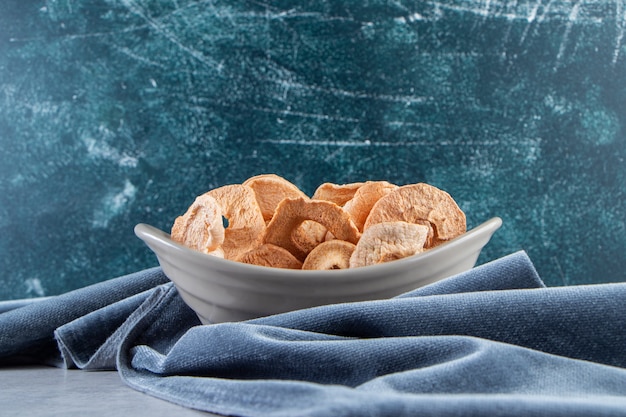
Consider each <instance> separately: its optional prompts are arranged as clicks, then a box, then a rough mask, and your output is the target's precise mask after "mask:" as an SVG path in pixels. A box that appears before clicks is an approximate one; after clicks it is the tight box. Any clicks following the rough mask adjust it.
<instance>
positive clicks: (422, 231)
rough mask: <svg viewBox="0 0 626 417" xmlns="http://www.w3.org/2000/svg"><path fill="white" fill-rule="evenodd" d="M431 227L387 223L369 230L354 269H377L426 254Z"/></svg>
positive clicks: (359, 245)
mask: <svg viewBox="0 0 626 417" xmlns="http://www.w3.org/2000/svg"><path fill="white" fill-rule="evenodd" d="M427 236H428V227H427V226H424V225H421V224H415V223H407V222H402V221H399V222H383V223H377V224H374V225H372V226H370V227H368V228H366V229H365V231H364V232H363V235H362V236H361V239H360V240H359V243H357V245H356V249H355V250H354V252H353V253H352V256H351V257H350V268H358V267H361V266H368V265H375V264H379V263H383V262H389V261H394V260H396V259H402V258H406V257H408V256H412V255H415V254H416V253H419V252H422V251H423V250H424V243H425V242H426V237H427Z"/></svg>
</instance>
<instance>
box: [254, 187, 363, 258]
mask: <svg viewBox="0 0 626 417" xmlns="http://www.w3.org/2000/svg"><path fill="white" fill-rule="evenodd" d="M306 220H313V221H315V222H317V223H319V224H321V225H322V226H324V227H325V228H326V229H328V231H330V232H331V233H332V234H333V235H334V236H335V237H336V238H337V239H340V240H345V241H347V242H350V243H355V244H356V242H358V240H359V235H360V233H359V229H358V228H357V227H356V226H355V225H354V223H353V222H352V220H351V219H350V215H349V214H348V213H346V212H345V211H344V210H343V209H342V208H341V207H339V206H338V205H337V204H335V203H332V202H330V201H325V200H311V199H307V198H301V197H298V198H286V199H284V200H283V201H281V203H280V204H279V205H278V207H277V208H276V213H274V217H273V218H272V220H271V221H270V222H269V224H268V225H267V229H266V232H265V240H264V241H265V243H272V244H274V245H278V246H280V247H283V248H285V249H287V250H288V251H289V252H291V253H292V254H293V255H294V256H295V257H296V258H298V259H299V260H301V261H303V260H304V259H305V258H306V256H307V254H308V252H306V251H304V250H303V249H302V248H300V247H299V246H298V245H297V244H296V243H294V241H293V238H292V233H293V231H294V230H295V229H296V228H297V227H298V226H300V224H302V222H304V221H306Z"/></svg>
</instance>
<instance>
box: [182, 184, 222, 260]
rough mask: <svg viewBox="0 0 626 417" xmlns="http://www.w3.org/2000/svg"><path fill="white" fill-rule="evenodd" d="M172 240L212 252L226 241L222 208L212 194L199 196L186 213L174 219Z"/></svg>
mask: <svg viewBox="0 0 626 417" xmlns="http://www.w3.org/2000/svg"><path fill="white" fill-rule="evenodd" d="M171 236H172V240H174V241H176V242H178V243H181V244H183V245H185V246H187V247H189V248H191V249H194V250H197V251H200V252H204V253H211V252H214V251H216V250H218V249H219V248H220V246H221V245H222V243H224V225H223V223H222V209H221V207H220V205H219V203H218V202H217V200H215V198H213V197H211V196H210V195H207V194H203V195H201V196H198V197H197V198H196V199H195V201H194V202H193V203H192V204H191V206H189V208H188V209H187V211H186V212H185V214H183V215H182V216H179V217H177V218H176V220H174V225H173V226H172V231H171Z"/></svg>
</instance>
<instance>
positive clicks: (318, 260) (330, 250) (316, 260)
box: [302, 239, 356, 270]
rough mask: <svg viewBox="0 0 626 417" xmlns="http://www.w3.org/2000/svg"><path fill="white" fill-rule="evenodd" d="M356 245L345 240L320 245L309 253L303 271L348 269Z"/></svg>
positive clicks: (330, 241)
mask: <svg viewBox="0 0 626 417" xmlns="http://www.w3.org/2000/svg"><path fill="white" fill-rule="evenodd" d="M355 248H356V245H355V244H354V243H350V242H346V241H345V240H337V239H335V240H329V241H327V242H323V243H320V244H319V245H318V246H316V247H315V249H313V250H312V251H311V253H309V254H308V255H307V257H306V259H305V260H304V263H303V264H302V269H323V270H329V269H348V268H349V267H350V256H352V253H353V252H354V249H355Z"/></svg>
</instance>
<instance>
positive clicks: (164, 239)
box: [134, 217, 502, 282]
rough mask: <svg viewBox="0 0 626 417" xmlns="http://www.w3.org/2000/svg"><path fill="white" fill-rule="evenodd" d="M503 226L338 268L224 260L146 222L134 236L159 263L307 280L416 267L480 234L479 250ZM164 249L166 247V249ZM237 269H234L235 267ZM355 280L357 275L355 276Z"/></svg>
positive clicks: (493, 221) (487, 225)
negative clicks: (170, 260) (171, 260)
mask: <svg viewBox="0 0 626 417" xmlns="http://www.w3.org/2000/svg"><path fill="white" fill-rule="evenodd" d="M501 225H502V219H501V218H500V217H492V218H490V219H489V220H487V221H485V222H483V223H481V224H479V225H478V226H476V227H474V228H472V229H470V230H468V231H467V232H465V233H463V234H462V235H460V236H457V237H456V238H454V239H451V240H449V241H448V242H445V243H443V244H441V245H439V246H437V247H435V248H432V249H429V250H427V251H425V252H421V253H418V254H416V255H413V256H409V257H407V258H403V259H398V260H395V261H393V262H386V263H381V264H377V265H369V266H364V267H359V268H349V269H339V270H332V271H329V270H295V269H284V268H275V267H267V266H260V265H252V264H246V263H243V262H237V261H233V260H228V259H223V258H219V257H216V256H212V255H209V254H206V253H202V252H200V251H197V250H193V249H190V248H188V247H186V246H184V245H182V244H180V243H178V242H175V241H174V240H172V239H171V236H170V234H169V233H167V232H164V231H162V230H161V229H158V228H156V227H154V226H151V225H149V224H146V223H138V224H137V225H136V226H135V228H134V232H135V235H136V236H137V237H138V238H139V239H141V240H143V241H144V243H145V244H146V245H147V246H148V247H149V248H150V249H151V250H152V251H153V252H154V253H155V254H156V256H157V258H158V259H159V262H160V261H161V259H160V258H161V256H163V254H164V253H167V255H169V256H172V255H174V256H175V255H179V256H181V257H182V258H184V259H185V260H187V261H190V262H192V263H194V264H196V265H202V266H204V267H207V268H212V269H215V270H219V271H223V272H231V273H237V274H238V275H249V276H251V277H260V276H262V277H263V278H264V279H272V280H273V279H275V280H283V279H285V278H287V279H290V280H297V281H300V280H303V281H305V282H307V281H309V280H311V279H312V278H313V277H315V278H316V279H318V280H320V279H321V280H328V281H332V280H336V279H342V280H346V279H348V280H349V278H350V277H351V276H355V277H359V278H358V279H363V278H364V275H377V276H380V275H381V274H384V273H385V271H386V270H388V272H390V273H391V272H393V270H395V269H405V268H410V267H415V266H416V265H415V264H416V263H417V264H421V263H428V260H430V259H432V258H437V257H439V256H442V255H445V254H447V253H449V252H450V251H453V250H454V249H455V248H456V247H458V246H461V245H463V244H464V243H465V242H467V241H472V240H474V239H478V238H480V237H481V236H485V237H487V239H486V240H485V242H484V244H483V245H481V246H480V247H479V248H478V250H479V251H480V250H481V249H482V247H483V246H484V245H485V244H486V243H488V241H489V239H490V237H491V235H493V233H495V232H496V231H497V230H498V229H499V228H500V226H501ZM163 250H167V251H166V252H163ZM233 268H234V269H233ZM355 279H356V278H355Z"/></svg>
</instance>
